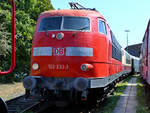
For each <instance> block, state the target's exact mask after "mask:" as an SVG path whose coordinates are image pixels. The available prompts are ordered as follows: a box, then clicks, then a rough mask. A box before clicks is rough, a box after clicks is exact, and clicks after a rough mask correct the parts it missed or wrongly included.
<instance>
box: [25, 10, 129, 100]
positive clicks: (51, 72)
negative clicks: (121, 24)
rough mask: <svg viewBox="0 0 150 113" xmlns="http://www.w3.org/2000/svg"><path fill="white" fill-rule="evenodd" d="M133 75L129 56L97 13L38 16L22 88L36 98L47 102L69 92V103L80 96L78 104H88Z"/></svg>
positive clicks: (73, 12)
mask: <svg viewBox="0 0 150 113" xmlns="http://www.w3.org/2000/svg"><path fill="white" fill-rule="evenodd" d="M129 72H131V58H130V55H129V54H128V53H127V52H126V51H125V50H123V49H122V47H121V46H120V45H119V43H118V42H117V40H116V38H115V36H114V35H113V33H112V31H111V29H110V28H109V26H108V24H107V22H106V20H105V19H104V17H103V16H102V15H101V14H100V13H99V12H97V11H95V10H54V11H46V12H44V13H42V14H41V15H40V16H39V19H38V22H37V26H36V31H35V34H34V39H33V46H32V53H31V76H28V77H26V78H25V79H24V81H23V85H24V87H25V89H26V91H27V92H28V93H30V94H32V95H40V96H41V95H42V97H44V96H45V95H46V94H47V92H48V96H50V95H57V96H60V95H61V94H62V93H64V92H67V94H68V95H69V96H70V97H71V98H75V97H77V96H75V95H76V94H77V93H79V94H78V96H79V97H78V98H81V99H87V97H88V96H89V95H90V94H92V95H93V94H94V95H95V94H97V93H102V92H103V91H104V88H105V87H108V86H109V85H112V84H113V85H114V84H115V82H116V81H117V80H118V79H119V77H121V76H122V75H125V74H128V73H129ZM93 90H94V91H93ZM45 92H46V93H45ZM74 92H75V93H74ZM76 92H77V93H76ZM91 92H92V93H91Z"/></svg>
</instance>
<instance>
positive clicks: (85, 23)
mask: <svg viewBox="0 0 150 113" xmlns="http://www.w3.org/2000/svg"><path fill="white" fill-rule="evenodd" d="M53 30H54V31H56V30H72V31H74V30H90V20H89V19H88V18H85V17H48V18H43V19H42V21H41V23H40V27H39V29H38V31H39V32H42V31H53Z"/></svg>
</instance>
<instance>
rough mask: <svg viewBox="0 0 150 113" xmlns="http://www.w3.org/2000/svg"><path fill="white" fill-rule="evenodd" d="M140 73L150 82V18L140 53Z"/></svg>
mask: <svg viewBox="0 0 150 113" xmlns="http://www.w3.org/2000/svg"><path fill="white" fill-rule="evenodd" d="M140 74H141V76H142V77H143V79H144V80H146V82H147V83H148V84H150V20H149V22H148V25H147V28H146V31H145V34H144V38H143V43H142V46H141V54H140Z"/></svg>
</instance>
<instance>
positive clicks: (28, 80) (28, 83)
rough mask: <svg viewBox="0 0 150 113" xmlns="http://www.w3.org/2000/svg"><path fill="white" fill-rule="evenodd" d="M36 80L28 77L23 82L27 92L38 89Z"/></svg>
mask: <svg viewBox="0 0 150 113" xmlns="http://www.w3.org/2000/svg"><path fill="white" fill-rule="evenodd" d="M36 82H37V81H36V79H35V78H33V77H32V76H27V77H26V78H25V79H24V80H23V86H24V88H25V89H27V90H31V89H34V88H35V87H36Z"/></svg>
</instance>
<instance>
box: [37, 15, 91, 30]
mask: <svg viewBox="0 0 150 113" xmlns="http://www.w3.org/2000/svg"><path fill="white" fill-rule="evenodd" d="M54 17H62V21H61V26H60V29H58V30H46V31H80V32H90V31H91V20H90V18H89V17H85V16H48V17H44V18H54ZM64 17H75V18H87V19H88V20H89V29H88V30H84V29H83V30H76V29H64ZM44 18H41V20H40V22H39V23H41V22H42V19H44ZM39 29H40V24H39V26H38V28H37V32H45V30H41V31H39Z"/></svg>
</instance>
